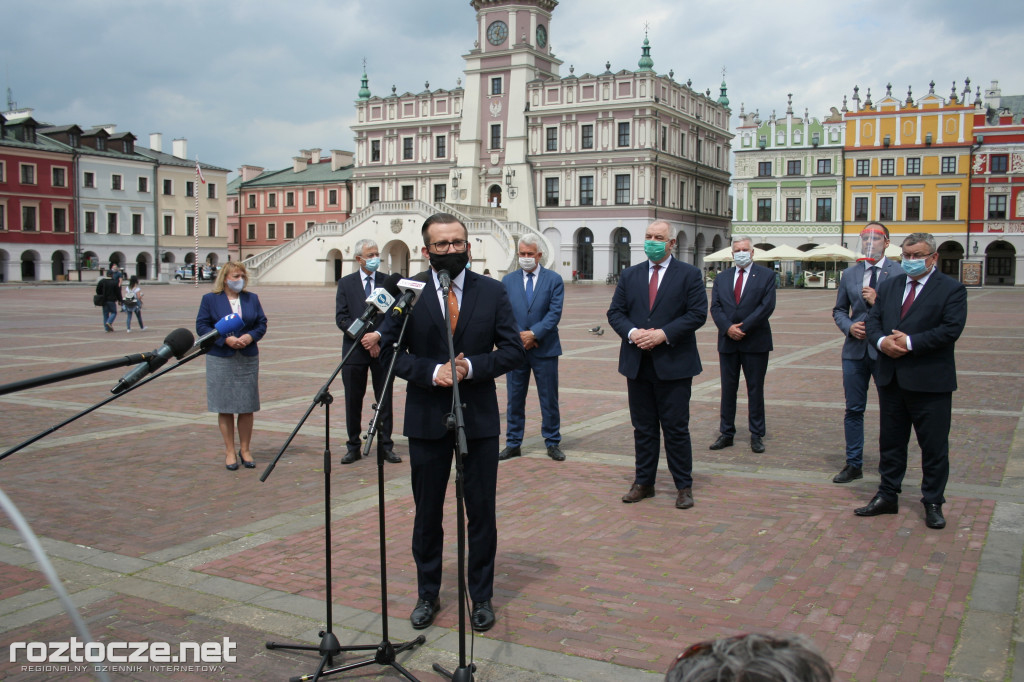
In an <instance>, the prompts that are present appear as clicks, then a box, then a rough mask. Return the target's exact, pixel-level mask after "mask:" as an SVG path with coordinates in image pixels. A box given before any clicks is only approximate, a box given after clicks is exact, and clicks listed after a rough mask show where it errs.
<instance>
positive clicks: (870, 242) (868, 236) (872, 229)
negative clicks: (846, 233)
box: [857, 225, 885, 263]
mask: <svg viewBox="0 0 1024 682" xmlns="http://www.w3.org/2000/svg"><path fill="white" fill-rule="evenodd" d="M884 255H885V231H884V230H882V228H880V227H877V226H875V225H869V226H867V227H865V228H864V229H863V230H861V233H860V258H858V259H857V260H860V261H867V262H869V263H877V262H878V261H880V260H882V257H883V256H884Z"/></svg>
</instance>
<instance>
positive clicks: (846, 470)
mask: <svg viewBox="0 0 1024 682" xmlns="http://www.w3.org/2000/svg"><path fill="white" fill-rule="evenodd" d="M858 478H864V470H863V469H861V468H860V467H855V466H851V465H849V464H847V465H846V466H844V467H843V470H842V471H840V472H839V473H838V474H836V475H835V476H833V477H832V482H833V483H849V482H850V481H856V480H857V479H858Z"/></svg>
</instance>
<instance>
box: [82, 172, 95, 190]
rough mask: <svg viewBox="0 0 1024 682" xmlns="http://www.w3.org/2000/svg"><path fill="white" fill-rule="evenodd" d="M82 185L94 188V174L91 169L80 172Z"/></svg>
mask: <svg viewBox="0 0 1024 682" xmlns="http://www.w3.org/2000/svg"><path fill="white" fill-rule="evenodd" d="M82 187H87V188H89V189H94V188H95V187H96V174H95V173H93V172H92V171H83V172H82Z"/></svg>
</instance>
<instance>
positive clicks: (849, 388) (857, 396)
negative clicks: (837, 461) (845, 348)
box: [843, 353, 875, 469]
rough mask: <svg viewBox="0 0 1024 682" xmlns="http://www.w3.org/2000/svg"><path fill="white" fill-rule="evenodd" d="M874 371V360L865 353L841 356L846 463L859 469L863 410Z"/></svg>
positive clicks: (862, 435)
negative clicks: (846, 356) (851, 358)
mask: <svg viewBox="0 0 1024 682" xmlns="http://www.w3.org/2000/svg"><path fill="white" fill-rule="evenodd" d="M874 372H875V360H873V359H872V358H871V356H870V355H868V354H866V353H865V355H864V357H863V358H861V359H859V360H850V359H848V358H843V393H844V394H845V395H846V414H845V416H844V417H843V430H844V431H845V434H846V463H847V464H848V465H850V466H852V467H857V468H858V469H860V468H861V467H863V466H864V410H865V409H866V408H867V404H868V383H869V382H870V381H871V377H872V375H873V374H874Z"/></svg>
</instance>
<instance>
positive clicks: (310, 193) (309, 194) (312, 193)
mask: <svg viewBox="0 0 1024 682" xmlns="http://www.w3.org/2000/svg"><path fill="white" fill-rule="evenodd" d="M306 206H316V190H315V189H308V190H306Z"/></svg>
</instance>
